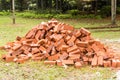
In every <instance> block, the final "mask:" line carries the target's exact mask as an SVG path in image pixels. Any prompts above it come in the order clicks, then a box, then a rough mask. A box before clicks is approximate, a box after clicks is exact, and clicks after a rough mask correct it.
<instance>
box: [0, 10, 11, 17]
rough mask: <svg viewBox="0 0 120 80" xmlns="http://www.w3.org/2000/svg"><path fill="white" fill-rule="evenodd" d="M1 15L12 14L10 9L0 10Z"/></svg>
mask: <svg viewBox="0 0 120 80" xmlns="http://www.w3.org/2000/svg"><path fill="white" fill-rule="evenodd" d="M0 15H1V16H7V15H10V11H4V10H3V11H2V12H0Z"/></svg>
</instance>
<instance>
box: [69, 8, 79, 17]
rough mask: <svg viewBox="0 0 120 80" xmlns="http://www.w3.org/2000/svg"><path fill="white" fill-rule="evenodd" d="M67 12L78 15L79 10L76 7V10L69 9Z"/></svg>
mask: <svg viewBox="0 0 120 80" xmlns="http://www.w3.org/2000/svg"><path fill="white" fill-rule="evenodd" d="M67 13H68V14H71V15H72V16H76V15H78V14H79V10H76V9H74V10H68V11H67Z"/></svg>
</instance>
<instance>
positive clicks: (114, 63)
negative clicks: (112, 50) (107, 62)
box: [112, 59, 117, 68]
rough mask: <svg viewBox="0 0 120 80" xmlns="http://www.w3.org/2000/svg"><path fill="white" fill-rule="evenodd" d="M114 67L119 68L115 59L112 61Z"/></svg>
mask: <svg viewBox="0 0 120 80" xmlns="http://www.w3.org/2000/svg"><path fill="white" fill-rule="evenodd" d="M112 67H113V68H116V67H117V61H116V60H115V59H112Z"/></svg>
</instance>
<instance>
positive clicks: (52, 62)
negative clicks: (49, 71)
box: [44, 61, 56, 65]
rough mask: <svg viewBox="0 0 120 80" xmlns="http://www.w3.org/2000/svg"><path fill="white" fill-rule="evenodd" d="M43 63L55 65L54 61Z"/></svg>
mask: <svg viewBox="0 0 120 80" xmlns="http://www.w3.org/2000/svg"><path fill="white" fill-rule="evenodd" d="M44 64H49V65H56V61H44Z"/></svg>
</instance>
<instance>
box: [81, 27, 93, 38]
mask: <svg viewBox="0 0 120 80" xmlns="http://www.w3.org/2000/svg"><path fill="white" fill-rule="evenodd" d="M80 32H81V33H82V34H84V35H87V36H88V35H90V34H91V33H90V31H88V30H87V29H85V28H81V29H80Z"/></svg>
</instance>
